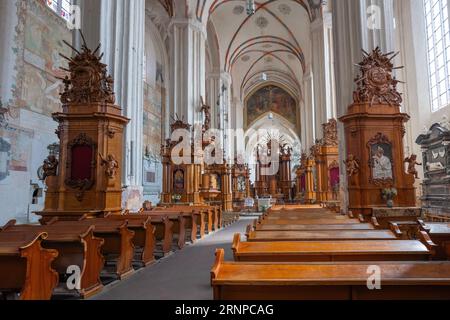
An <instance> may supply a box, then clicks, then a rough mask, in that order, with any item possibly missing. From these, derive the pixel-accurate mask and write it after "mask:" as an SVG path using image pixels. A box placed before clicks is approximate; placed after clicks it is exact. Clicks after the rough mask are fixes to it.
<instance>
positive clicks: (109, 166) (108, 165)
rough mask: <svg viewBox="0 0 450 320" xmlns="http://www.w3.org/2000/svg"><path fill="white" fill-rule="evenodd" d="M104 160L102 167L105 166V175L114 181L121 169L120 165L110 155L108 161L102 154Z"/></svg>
mask: <svg viewBox="0 0 450 320" xmlns="http://www.w3.org/2000/svg"><path fill="white" fill-rule="evenodd" d="M100 158H101V160H102V166H105V173H106V175H107V176H108V178H109V179H114V178H115V177H116V174H117V169H119V163H118V162H117V160H116V159H115V158H114V156H113V155H108V156H107V157H106V159H105V158H104V157H103V156H102V155H101V154H100Z"/></svg>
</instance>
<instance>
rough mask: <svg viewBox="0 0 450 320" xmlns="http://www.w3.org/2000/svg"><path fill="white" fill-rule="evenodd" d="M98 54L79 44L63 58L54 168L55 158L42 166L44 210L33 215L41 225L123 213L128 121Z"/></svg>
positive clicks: (55, 114)
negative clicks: (66, 63)
mask: <svg viewBox="0 0 450 320" xmlns="http://www.w3.org/2000/svg"><path fill="white" fill-rule="evenodd" d="M73 49H74V48H73ZM98 50H99V48H97V49H96V50H95V51H91V50H90V49H89V48H87V46H86V44H84V45H83V46H82V48H81V51H77V50H75V49H74V51H75V52H76V55H75V56H74V57H73V58H66V57H64V58H66V59H67V60H69V69H64V70H65V71H67V72H68V73H69V75H68V76H67V77H66V78H65V79H64V80H63V82H64V85H65V87H64V91H63V93H62V94H61V102H62V112H58V113H54V114H53V119H54V120H55V121H56V122H58V123H59V127H58V129H57V132H56V133H57V135H58V137H59V140H60V154H59V167H58V168H56V167H57V166H58V163H57V162H55V161H54V160H55V159H50V158H49V159H47V160H46V163H45V164H44V169H45V170H46V172H45V176H46V185H47V190H46V200H45V209H44V210H43V211H42V212H37V214H38V215H41V216H42V219H41V222H43V223H45V222H47V221H48V220H50V219H52V218H53V217H58V218H59V219H60V220H77V219H79V218H80V217H82V216H84V215H87V216H89V217H97V216H101V215H103V214H104V213H110V212H111V213H113V214H116V213H121V211H122V207H121V204H122V179H121V178H122V163H123V162H122V158H123V132H124V128H125V126H126V125H127V123H128V121H129V119H127V118H125V117H123V116H122V110H121V108H120V107H119V106H117V105H116V104H115V96H114V92H113V79H112V78H111V77H110V76H108V75H107V69H106V67H107V66H106V65H105V64H103V63H101V62H100V60H101V56H99V55H98Z"/></svg>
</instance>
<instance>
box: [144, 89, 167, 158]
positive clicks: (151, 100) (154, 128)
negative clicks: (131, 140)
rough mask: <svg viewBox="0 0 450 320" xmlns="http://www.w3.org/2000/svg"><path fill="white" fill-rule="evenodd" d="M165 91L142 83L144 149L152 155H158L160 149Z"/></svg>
mask: <svg viewBox="0 0 450 320" xmlns="http://www.w3.org/2000/svg"><path fill="white" fill-rule="evenodd" d="M164 96H165V89H164V88H163V87H162V86H161V85H160V84H158V83H157V84H156V85H154V87H153V86H152V85H150V84H148V83H145V82H144V119H143V121H144V123H143V127H144V137H143V140H144V149H145V148H147V149H148V151H150V153H152V154H153V155H159V153H160V148H161V141H162V139H161V117H162V108H163V103H164V100H165V98H164Z"/></svg>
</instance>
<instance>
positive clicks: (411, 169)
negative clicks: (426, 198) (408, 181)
mask: <svg viewBox="0 0 450 320" xmlns="http://www.w3.org/2000/svg"><path fill="white" fill-rule="evenodd" d="M405 163H407V164H408V171H407V172H408V173H409V174H412V175H413V176H414V177H415V178H416V179H419V173H418V172H417V169H416V166H421V165H422V164H421V163H419V162H417V155H415V154H412V155H411V156H410V157H408V158H406V159H405Z"/></svg>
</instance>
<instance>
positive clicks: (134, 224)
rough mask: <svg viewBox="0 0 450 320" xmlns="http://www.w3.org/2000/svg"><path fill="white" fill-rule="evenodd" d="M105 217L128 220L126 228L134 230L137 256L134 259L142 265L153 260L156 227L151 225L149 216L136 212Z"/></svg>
mask: <svg viewBox="0 0 450 320" xmlns="http://www.w3.org/2000/svg"><path fill="white" fill-rule="evenodd" d="M105 218H107V219H112V220H120V221H128V225H127V227H128V229H130V230H132V231H133V232H134V237H133V245H134V249H135V256H137V257H138V258H137V259H136V260H137V262H138V263H140V264H141V265H143V266H148V265H150V264H152V263H154V262H155V246H156V237H155V231H156V227H155V226H154V225H152V223H151V218H150V217H148V216H142V215H138V214H126V215H113V214H109V215H106V217H105Z"/></svg>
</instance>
